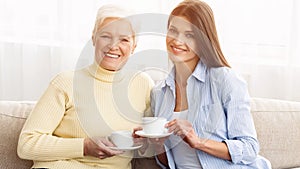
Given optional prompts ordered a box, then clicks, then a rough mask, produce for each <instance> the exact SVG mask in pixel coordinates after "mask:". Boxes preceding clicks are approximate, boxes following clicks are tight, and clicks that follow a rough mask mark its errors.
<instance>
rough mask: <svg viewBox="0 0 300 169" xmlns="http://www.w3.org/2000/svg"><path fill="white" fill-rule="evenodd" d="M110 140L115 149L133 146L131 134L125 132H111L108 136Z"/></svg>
mask: <svg viewBox="0 0 300 169" xmlns="http://www.w3.org/2000/svg"><path fill="white" fill-rule="evenodd" d="M110 140H111V141H112V142H113V143H114V144H115V145H116V146H117V147H132V146H133V144H134V141H133V137H132V132H131V131H127V130H121V131H115V132H112V133H111V135H110Z"/></svg>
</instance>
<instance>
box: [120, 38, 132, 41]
mask: <svg viewBox="0 0 300 169" xmlns="http://www.w3.org/2000/svg"><path fill="white" fill-rule="evenodd" d="M121 41H122V42H130V40H129V39H126V38H124V39H121Z"/></svg>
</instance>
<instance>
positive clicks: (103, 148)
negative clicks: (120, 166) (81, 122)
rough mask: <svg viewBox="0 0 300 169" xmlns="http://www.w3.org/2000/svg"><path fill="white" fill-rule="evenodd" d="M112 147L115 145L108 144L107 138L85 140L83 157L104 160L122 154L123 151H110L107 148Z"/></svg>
mask: <svg viewBox="0 0 300 169" xmlns="http://www.w3.org/2000/svg"><path fill="white" fill-rule="evenodd" d="M114 146H115V145H114V144H113V143H112V142H110V141H109V140H108V139H107V138H103V137H101V138H94V139H91V138H85V139H84V155H85V156H93V157H97V158H100V159H104V158H107V157H112V156H115V155H119V154H122V153H123V151H116V150H111V149H110V148H109V147H114Z"/></svg>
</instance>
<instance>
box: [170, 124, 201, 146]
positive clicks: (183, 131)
mask: <svg viewBox="0 0 300 169" xmlns="http://www.w3.org/2000/svg"><path fill="white" fill-rule="evenodd" d="M166 127H167V128H168V129H169V132H174V134H175V135H177V136H180V137H181V138H182V139H183V140H184V141H185V142H186V143H188V144H189V145H190V146H191V147H192V148H195V147H196V145H197V143H198V141H199V138H198V136H197V134H196V133H195V131H194V128H193V126H192V124H191V123H190V122H189V121H187V120H181V119H174V120H172V121H170V122H169V123H167V124H166Z"/></svg>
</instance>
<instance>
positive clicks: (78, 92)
mask: <svg viewBox="0 0 300 169" xmlns="http://www.w3.org/2000/svg"><path fill="white" fill-rule="evenodd" d="M152 87H153V81H152V80H151V79H150V78H149V76H146V75H145V74H144V73H138V72H126V73H125V72H124V71H118V72H111V71H107V70H105V69H102V68H101V67H98V65H97V64H96V63H94V64H92V65H91V66H89V67H87V68H84V69H81V70H78V71H73V72H64V73H61V74H59V75H58V76H56V77H55V78H54V79H53V80H52V81H51V83H50V85H49V87H48V88H47V90H46V91H45V93H44V94H43V95H42V97H41V98H40V99H39V101H38V103H37V104H36V106H35V108H34V110H33V111H32V112H31V113H30V115H29V117H28V119H27V121H26V123H25V124H24V127H23V129H22V132H21V134H20V138H19V143H18V155H19V156H20V157H21V158H24V159H30V160H33V161H34V165H33V167H35V168H39V167H43V168H51V169H59V168H62V169H69V168H70V169H77V168H78V169H88V168H93V169H95V168H101V169H103V168H112V169H116V168H117V169H129V168H130V167H131V165H130V161H131V158H132V152H127V153H125V154H123V155H119V156H114V157H110V158H106V159H98V158H95V157H90V156H84V155H83V149H84V138H86V137H90V138H94V137H106V136H109V135H110V134H111V132H112V131H115V130H132V129H133V128H134V127H136V126H138V125H139V122H140V119H141V117H142V116H144V115H145V114H144V113H145V112H147V110H149V109H150V108H149V107H150V105H149V104H150V90H151V88H152Z"/></svg>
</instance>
